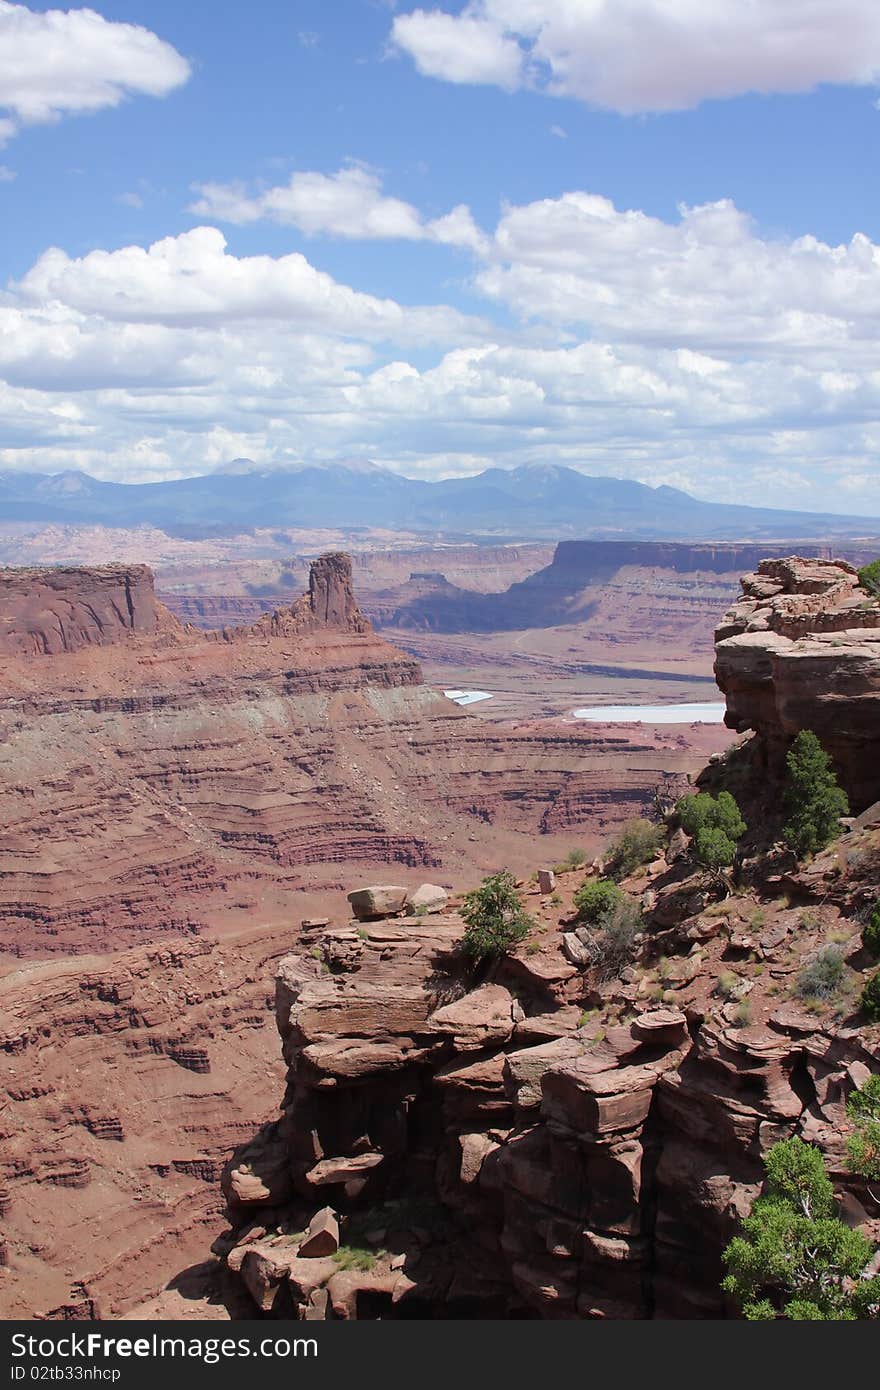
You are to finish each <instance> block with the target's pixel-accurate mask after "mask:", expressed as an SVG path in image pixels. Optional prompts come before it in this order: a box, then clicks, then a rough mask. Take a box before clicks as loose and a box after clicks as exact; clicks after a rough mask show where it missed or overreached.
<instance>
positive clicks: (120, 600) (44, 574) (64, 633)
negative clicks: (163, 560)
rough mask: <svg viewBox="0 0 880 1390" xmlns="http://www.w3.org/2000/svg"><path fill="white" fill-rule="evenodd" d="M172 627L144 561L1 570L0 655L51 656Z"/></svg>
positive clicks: (152, 634) (148, 634) (147, 634)
mask: <svg viewBox="0 0 880 1390" xmlns="http://www.w3.org/2000/svg"><path fill="white" fill-rule="evenodd" d="M169 626H176V624H174V623H173V620H171V619H170V618H169V614H168V613H167V611H166V609H165V608H164V607H163V606H162V605H161V604H159V603H158V602H157V600H156V596H155V593H154V589H153V576H152V573H151V572H150V570H149V569H147V567H146V565H130V566H126V565H102V566H98V567H95V568H93V569H75V568H71V569H0V655H2V656H4V657H33V656H38V655H39V656H51V655H54V654H57V653H59V652H76V651H81V650H82V648H84V647H96V646H97V647H105V646H112V645H113V644H114V643H117V642H122V641H125V640H126V639H127V638H128V637H129V636H131V635H132V634H139V635H142V636H154V635H155V634H156V633H159V632H161V631H162V630H165V629H167V628H168V627H169Z"/></svg>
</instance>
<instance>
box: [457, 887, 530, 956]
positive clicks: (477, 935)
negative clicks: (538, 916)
mask: <svg viewBox="0 0 880 1390" xmlns="http://www.w3.org/2000/svg"><path fill="white" fill-rule="evenodd" d="M461 915H462V917H463V918H464V921H465V922H466V924H467V929H466V931H465V934H464V936H463V937H462V940H461V947H462V950H463V951H464V952H465V954H466V955H468V956H470V957H471V959H472V960H474V961H481V960H486V959H491V958H492V957H495V956H503V955H504V954H505V952H507V951H509V950H510V948H511V946H515V945H516V944H517V942H519V941H522V940H523V938H524V937H525V936H527V935H528V933H529V932H530V931H531V930H532V928H533V927H534V925H535V923H534V922H533V921H532V918H531V917H530V916H529V915H528V913H527V912H526V910H525V908H524V907H523V905H522V903H521V902H520V900H519V896H518V894H517V891H516V879H515V878H514V877H513V874H511V873H509V872H508V871H507V870H506V869H502V870H501V872H500V873H497V874H490V875H489V876H488V877H487V878H484V879H483V882H482V883H481V884H480V887H479V888H475V889H474V890H473V892H471V893H466V894H465V896H464V899H463V900H462V905H461Z"/></svg>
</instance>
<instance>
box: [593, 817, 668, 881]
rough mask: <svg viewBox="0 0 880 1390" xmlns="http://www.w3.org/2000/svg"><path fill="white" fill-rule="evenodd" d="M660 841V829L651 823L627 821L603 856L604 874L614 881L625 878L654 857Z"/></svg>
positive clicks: (661, 832)
mask: <svg viewBox="0 0 880 1390" xmlns="http://www.w3.org/2000/svg"><path fill="white" fill-rule="evenodd" d="M662 839H663V831H662V829H661V827H660V826H659V825H654V823H653V822H652V821H649V820H642V819H636V820H628V821H627V822H626V823H625V824H624V825H623V827H622V828H621V831H620V834H619V835H618V836H617V838H616V839H615V840H614V841H613V842H612V844H611V847H610V849H609V851H608V853H607V855H606V856H605V868H606V872H607V873H608V874H609V875H610V877H611V878H614V879H620V878H626V876H627V874H631V873H633V872H634V871H635V870H636V869H638V868H640V867H641V866H642V864H647V863H648V862H649V860H651V859H653V858H654V857H655V856H656V854H657V851H658V850H659V848H660V843H661V840H662Z"/></svg>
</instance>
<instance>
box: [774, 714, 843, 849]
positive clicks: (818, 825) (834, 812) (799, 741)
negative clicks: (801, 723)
mask: <svg viewBox="0 0 880 1390" xmlns="http://www.w3.org/2000/svg"><path fill="white" fill-rule="evenodd" d="M785 763H786V767H787V769H788V772H787V778H786V785H785V792H784V795H783V805H784V808H785V812H786V815H787V816H788V820H787V821H786V823H785V825H784V826H783V829H782V835H783V839H784V840H785V842H786V844H787V845H788V846H789V848H790V849H793V850H794V852H795V854H796V855H797V856H798V858H799V859H802V858H803V857H804V856H805V855H808V854H815V853H816V852H817V851H818V850H820V849H824V848H825V846H826V845H828V844H830V843H831V841H832V840H833V839H834V837H835V836H836V835H837V834H839V832H840V818H841V816H845V815H848V813H849V802H848V801H847V797H846V792H845V791H844V790H843V788H842V787H841V786H840V785H839V783H838V781H837V778H836V777H835V775H834V770H833V768H832V766H831V759H830V758H829V756H828V754H827V753H826V752H825V750H824V748H823V747H822V745H821V743H820V742H819V740H818V738H817V737H816V735H815V734H814V733H813V731H812V730H811V729H802V730H801V732H800V733H799V734H798V735H797V737H796V738H795V740H794V742H793V743H792V745H791V748H790V749H789V750H788V753H787V755H786V759H785Z"/></svg>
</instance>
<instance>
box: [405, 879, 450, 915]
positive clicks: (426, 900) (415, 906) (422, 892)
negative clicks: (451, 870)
mask: <svg viewBox="0 0 880 1390" xmlns="http://www.w3.org/2000/svg"><path fill="white" fill-rule="evenodd" d="M406 902H407V906H408V907H409V908H411V909H412V911H413V912H443V911H444V909H445V907H446V904H447V903H448V902H449V894H448V893H447V891H446V889H445V888H441V887H440V885H439V884H437V883H421V884H419V887H418V888H417V889H416V890H415V892H414V893H409V894H408V895H407V899H406Z"/></svg>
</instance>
